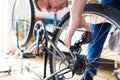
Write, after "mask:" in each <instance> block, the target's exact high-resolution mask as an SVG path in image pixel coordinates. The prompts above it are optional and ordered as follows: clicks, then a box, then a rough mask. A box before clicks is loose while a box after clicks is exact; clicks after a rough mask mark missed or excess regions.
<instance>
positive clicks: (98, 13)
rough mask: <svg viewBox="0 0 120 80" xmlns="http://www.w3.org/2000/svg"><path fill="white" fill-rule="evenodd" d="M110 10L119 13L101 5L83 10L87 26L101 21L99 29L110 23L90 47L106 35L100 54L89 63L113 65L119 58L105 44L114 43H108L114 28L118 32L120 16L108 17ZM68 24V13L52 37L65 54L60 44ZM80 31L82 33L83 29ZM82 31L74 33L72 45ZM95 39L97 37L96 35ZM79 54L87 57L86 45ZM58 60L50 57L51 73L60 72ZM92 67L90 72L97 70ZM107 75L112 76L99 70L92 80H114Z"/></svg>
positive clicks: (65, 49)
mask: <svg viewBox="0 0 120 80" xmlns="http://www.w3.org/2000/svg"><path fill="white" fill-rule="evenodd" d="M88 6H91V7H88ZM95 8H96V9H95ZM112 10H113V11H114V12H115V13H120V12H119V11H118V10H115V9H113V8H109V7H108V6H102V5H97V4H95V5H93V4H90V5H87V6H86V8H85V11H84V13H83V16H84V18H85V20H86V22H87V23H88V25H90V24H101V21H102V23H103V24H102V26H100V27H103V25H104V23H107V24H109V23H110V27H109V28H106V29H105V31H104V32H103V33H101V35H100V36H99V37H98V38H96V40H95V41H94V43H93V45H92V46H91V47H93V46H94V45H95V44H96V43H97V42H98V41H99V40H100V39H101V38H102V37H103V36H104V35H105V34H107V33H108V34H107V35H106V40H105V43H104V46H103V49H102V52H101V54H100V53H99V54H97V56H96V57H94V58H93V59H91V60H90V61H91V62H94V63H99V64H101V65H107V66H110V65H114V61H113V60H114V59H115V58H118V59H119V57H118V56H117V55H116V54H115V53H114V52H113V51H112V50H111V49H109V48H108V44H107V43H108V42H109V44H112V43H113V41H115V40H114V38H113V39H111V40H110V41H109V37H110V36H111V33H113V32H114V30H115V29H116V28H117V30H118V31H120V23H119V21H120V19H119V17H120V15H117V14H116V15H115V16H114V15H113V14H111V15H110V13H111V12H112ZM96 20H97V21H96ZM98 20H99V21H98ZM68 22H69V13H68V14H67V15H65V17H64V18H63V19H62V21H61V22H60V24H59V25H58V26H61V29H60V30H59V31H56V32H57V34H56V36H55V37H53V40H54V42H55V44H56V45H57V46H58V48H59V49H60V50H61V51H62V52H64V53H65V54H69V53H70V52H69V49H67V48H66V47H65V45H64V44H63V43H62V42H63V41H64V36H65V32H66V29H67V26H68ZM105 27H107V26H105ZM99 30H101V29H99ZM82 31H84V29H83V30H82ZM82 31H79V30H76V31H75V33H74V35H73V38H72V45H73V44H74V43H75V41H77V40H79V38H81V34H82V33H83V32H82ZM98 32H100V31H98ZM96 37H97V35H96ZM98 47H99V46H98ZM118 48H119V47H118ZM53 51H54V52H55V50H54V49H53ZM80 54H81V55H86V56H87V55H88V44H86V45H82V52H81V53H80ZM56 56H57V55H56ZM99 56H100V57H99ZM58 58H59V57H54V56H53V55H52V57H50V69H51V73H53V72H56V71H58V70H60V69H58V65H57V63H58V62H59V63H62V60H60V59H58ZM56 59H57V60H56ZM97 59H98V60H100V61H96V60H97ZM104 60H105V61H104ZM106 60H108V61H106ZM63 65H64V64H63ZM90 65H92V64H90ZM59 66H61V65H59ZM64 66H66V65H64ZM92 66H93V67H94V68H91V69H90V70H92V69H94V70H97V68H96V67H95V66H94V65H92ZM104 67H105V66H104ZM104 67H103V68H104ZM90 73H91V72H90ZM108 74H112V73H111V72H109V71H107V70H104V69H100V70H98V72H97V75H96V76H95V77H94V79H95V80H106V79H107V80H111V78H113V80H114V79H115V78H114V77H109V76H108ZM68 78H71V77H70V75H69V76H67V77H66V79H68ZM74 79H75V80H77V79H76V78H74V77H73V78H71V79H70V80H74ZM79 79H80V78H78V80H79Z"/></svg>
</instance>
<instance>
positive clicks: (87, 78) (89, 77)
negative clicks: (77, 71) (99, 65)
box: [80, 73, 93, 80]
mask: <svg viewBox="0 0 120 80" xmlns="http://www.w3.org/2000/svg"><path fill="white" fill-rule="evenodd" d="M80 80H93V76H92V75H91V74H89V73H86V74H84V75H83V77H82V78H81V79H80Z"/></svg>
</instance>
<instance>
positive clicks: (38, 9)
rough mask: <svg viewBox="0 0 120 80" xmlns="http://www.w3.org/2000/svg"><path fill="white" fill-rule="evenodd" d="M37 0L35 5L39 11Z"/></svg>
mask: <svg viewBox="0 0 120 80" xmlns="http://www.w3.org/2000/svg"><path fill="white" fill-rule="evenodd" d="M37 1H38V0H35V7H36V8H37V9H38V10H40V11H41V9H40V7H39V6H38V3H37Z"/></svg>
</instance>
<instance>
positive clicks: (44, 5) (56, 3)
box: [35, 0, 68, 12]
mask: <svg viewBox="0 0 120 80" xmlns="http://www.w3.org/2000/svg"><path fill="white" fill-rule="evenodd" d="M35 4H36V6H37V8H38V9H39V10H41V11H48V12H57V11H58V10H61V9H63V8H64V7H67V6H68V0H35Z"/></svg>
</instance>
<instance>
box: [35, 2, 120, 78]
mask: <svg viewBox="0 0 120 80" xmlns="http://www.w3.org/2000/svg"><path fill="white" fill-rule="evenodd" d="M35 1H36V4H37V7H38V9H39V10H41V11H48V12H55V13H56V12H57V11H58V10H61V9H63V8H64V7H67V6H68V0H35ZM86 1H87V0H72V6H71V9H70V21H69V25H68V30H67V33H66V36H65V40H64V43H65V45H66V46H67V47H68V48H70V46H71V38H72V36H73V34H74V32H75V30H76V29H77V28H78V27H79V28H82V27H83V28H85V29H86V30H88V31H89V32H93V34H92V36H93V38H94V35H96V34H98V33H97V30H99V29H100V28H96V29H94V31H93V30H92V29H93V28H94V27H98V26H101V24H97V25H94V24H91V25H90V27H91V28H90V27H89V26H88V25H86V23H85V22H84V20H83V18H82V13H83V10H84V7H85V5H86ZM118 2H120V0H100V3H101V4H106V5H110V6H112V7H115V8H117V9H119V10H120V6H119V5H118V4H119V3H118ZM104 26H107V27H110V26H111V25H110V24H108V23H105V25H104ZM105 30H106V27H104V28H103V29H102V31H103V32H104V31H105ZM108 32H109V31H108ZM108 32H107V33H108ZM107 33H106V34H105V35H104V37H102V38H101V40H99V41H98V42H97V44H96V45H95V46H94V47H89V52H88V56H87V59H88V60H90V59H93V58H94V57H95V56H98V53H101V50H102V48H103V44H104V41H105V39H106V36H107ZM99 35H100V34H99ZM92 44H93V43H92V42H91V43H90V44H89V46H91V45H92ZM99 44H100V45H99ZM98 45H99V49H96V47H98ZM93 65H94V66H95V67H96V68H97V67H98V64H93ZM89 72H90V71H89V69H86V70H85V72H84V75H83V77H82V78H81V80H93V76H94V75H96V70H93V71H92V74H90V73H89Z"/></svg>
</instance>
